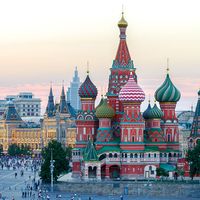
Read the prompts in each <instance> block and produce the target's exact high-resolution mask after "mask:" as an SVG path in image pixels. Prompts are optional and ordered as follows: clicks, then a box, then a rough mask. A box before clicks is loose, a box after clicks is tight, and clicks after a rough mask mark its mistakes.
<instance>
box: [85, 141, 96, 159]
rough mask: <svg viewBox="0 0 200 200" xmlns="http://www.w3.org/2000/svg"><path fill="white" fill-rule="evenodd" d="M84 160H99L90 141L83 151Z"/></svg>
mask: <svg viewBox="0 0 200 200" xmlns="http://www.w3.org/2000/svg"><path fill="white" fill-rule="evenodd" d="M83 157H84V160H85V161H98V160H99V158H98V156H97V151H96V149H95V147H94V144H93V143H92V142H91V140H89V141H88V144H87V146H86V148H85V151H84V156H83Z"/></svg>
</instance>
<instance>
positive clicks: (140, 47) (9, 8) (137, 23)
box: [0, 0, 200, 111]
mask: <svg viewBox="0 0 200 200" xmlns="http://www.w3.org/2000/svg"><path fill="white" fill-rule="evenodd" d="M122 5H123V9H124V13H125V19H126V20H127V22H128V28H127V43H128V47H129V52H130V55H131V58H132V59H133V62H134V64H135V66H136V68H137V71H136V73H137V75H138V83H139V85H140V86H141V87H142V88H143V90H144V92H145V94H146V100H145V102H144V103H143V105H142V109H145V107H146V105H147V102H148V98H149V97H148V96H149V94H150V96H151V99H152V101H153V96H154V92H155V90H156V89H157V88H158V87H159V86H160V85H161V84H162V82H163V81H164V79H165V76H166V67H167V66H166V65H167V58H169V68H170V77H171V79H172V81H173V83H174V84H175V85H176V87H177V88H178V89H179V90H180V91H181V94H182V96H181V100H180V101H179V102H178V104H177V110H189V109H190V108H191V105H193V106H195V105H196V102H197V92H198V90H199V88H200V56H199V53H200V23H199V19H200V12H199V7H200V1H198V0H196V1H195V0H151V1H150V0H109V1H108V0H101V1H98V0H84V1H81V0H80V1H78V0H73V1H68V0H17V1H16V0H13V1H11V0H6V1H3V0H0V99H3V98H4V97H5V96H6V95H10V94H17V93H18V92H23V91H32V92H33V93H34V94H35V96H36V97H40V98H41V99H42V108H43V111H44V108H45V106H46V102H47V98H48V93H49V86H50V82H51V81H52V83H53V89H54V94H55V99H56V100H57V101H59V96H60V93H61V85H62V81H63V80H64V83H65V89H67V87H68V86H69V84H70V81H71V79H72V76H73V73H74V68H75V66H77V67H78V71H79V75H80V78H81V81H84V79H85V77H86V70H87V62H89V70H90V77H91V79H92V81H93V82H94V84H95V85H96V86H97V88H98V89H99V94H100V93H101V91H102V90H103V91H104V92H105V91H106V88H107V85H108V76H109V73H110V68H111V66H112V61H113V59H114V58H115V55H116V51H117V47H118V43H119V29H118V27H117V22H118V21H119V19H120V18H121V11H122Z"/></svg>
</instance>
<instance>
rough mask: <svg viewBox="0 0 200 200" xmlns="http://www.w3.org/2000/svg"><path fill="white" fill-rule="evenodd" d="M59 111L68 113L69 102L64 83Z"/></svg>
mask: <svg viewBox="0 0 200 200" xmlns="http://www.w3.org/2000/svg"><path fill="white" fill-rule="evenodd" d="M59 112H60V113H68V107H67V102H66V98H65V89H64V83H63V84H62V92H61V96H60V106H59Z"/></svg>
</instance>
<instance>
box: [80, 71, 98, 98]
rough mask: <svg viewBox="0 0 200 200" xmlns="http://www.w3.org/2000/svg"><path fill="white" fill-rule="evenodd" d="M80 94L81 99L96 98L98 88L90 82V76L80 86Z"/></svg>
mask: <svg viewBox="0 0 200 200" xmlns="http://www.w3.org/2000/svg"><path fill="white" fill-rule="evenodd" d="M78 93H79V96H80V97H81V98H96V96H97V93H98V92H97V88H96V86H95V85H94V84H93V83H92V81H91V80H90V77H89V75H87V77H86V79H85V81H84V82H83V83H82V85H81V86H80V88H79V91H78Z"/></svg>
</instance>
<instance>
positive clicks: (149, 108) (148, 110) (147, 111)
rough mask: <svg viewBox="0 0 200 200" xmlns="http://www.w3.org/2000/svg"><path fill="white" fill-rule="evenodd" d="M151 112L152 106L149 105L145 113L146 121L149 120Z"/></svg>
mask: <svg viewBox="0 0 200 200" xmlns="http://www.w3.org/2000/svg"><path fill="white" fill-rule="evenodd" d="M150 111H151V104H150V103H149V105H148V107H147V109H146V110H145V111H144V112H143V117H144V119H149V112H150Z"/></svg>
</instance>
